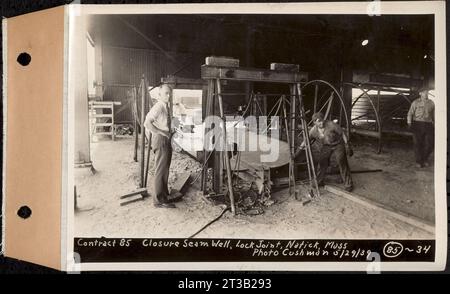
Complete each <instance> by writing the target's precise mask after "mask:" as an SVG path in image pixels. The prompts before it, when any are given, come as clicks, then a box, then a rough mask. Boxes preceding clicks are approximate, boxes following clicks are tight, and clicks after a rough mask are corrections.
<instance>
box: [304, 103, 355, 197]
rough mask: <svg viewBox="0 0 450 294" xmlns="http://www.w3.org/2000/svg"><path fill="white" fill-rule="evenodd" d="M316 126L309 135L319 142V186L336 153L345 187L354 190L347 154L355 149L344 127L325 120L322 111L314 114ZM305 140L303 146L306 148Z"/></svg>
mask: <svg viewBox="0 0 450 294" xmlns="http://www.w3.org/2000/svg"><path fill="white" fill-rule="evenodd" d="M312 121H313V122H314V126H313V127H312V128H311V130H310V131H309V137H310V138H313V139H315V140H317V141H318V142H319V148H320V155H319V165H318V170H317V183H318V185H319V186H323V185H324V178H325V174H326V172H327V169H328V166H329V165H330V159H331V156H332V155H334V157H335V159H336V161H337V163H338V165H339V171H340V174H341V178H342V181H343V183H344V188H345V190H346V191H349V192H351V191H352V190H353V180H352V175H351V172H350V167H349V166H348V161H347V154H348V155H349V156H352V155H353V150H352V149H351V147H350V145H349V144H348V139H347V136H346V135H345V133H344V132H343V131H342V128H341V127H340V126H339V125H338V124H336V123H335V122H332V121H329V120H324V116H323V114H322V113H320V112H317V113H314V114H313V116H312ZM304 144H305V143H304V142H303V143H302V144H301V146H300V147H301V148H304Z"/></svg>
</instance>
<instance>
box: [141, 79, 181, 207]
mask: <svg viewBox="0 0 450 294" xmlns="http://www.w3.org/2000/svg"><path fill="white" fill-rule="evenodd" d="M171 95H172V88H171V87H170V86H169V85H165V84H164V85H162V86H160V88H159V100H158V102H157V103H156V104H155V105H153V107H152V108H151V109H150V111H149V112H148V114H147V116H146V118H145V122H144V127H145V128H146V129H148V130H150V131H151V132H152V149H153V152H154V153H155V177H154V183H155V184H154V198H153V199H154V205H155V207H163V208H175V205H174V204H173V203H169V202H168V196H169V188H168V179H169V168H170V162H171V160H172V144H171V137H172V132H171V117H170V111H169V101H170V97H171Z"/></svg>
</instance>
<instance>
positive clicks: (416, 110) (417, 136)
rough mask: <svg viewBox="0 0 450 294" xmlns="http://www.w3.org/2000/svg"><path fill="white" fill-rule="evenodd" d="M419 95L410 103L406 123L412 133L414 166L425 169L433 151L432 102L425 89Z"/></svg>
mask: <svg viewBox="0 0 450 294" xmlns="http://www.w3.org/2000/svg"><path fill="white" fill-rule="evenodd" d="M419 95H420V97H419V98H418V99H416V100H414V101H413V102H412V103H411V107H410V108H409V111H408V117H407V122H408V126H409V127H410V129H411V131H412V133H413V138H414V153H415V157H416V165H417V167H424V166H425V167H426V166H428V157H429V156H430V154H431V153H432V152H433V151H434V102H433V101H431V100H430V99H428V90H427V89H421V90H420V92H419Z"/></svg>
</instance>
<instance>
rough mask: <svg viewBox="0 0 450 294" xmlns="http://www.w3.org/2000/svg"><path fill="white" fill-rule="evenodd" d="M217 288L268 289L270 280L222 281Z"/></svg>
mask: <svg viewBox="0 0 450 294" xmlns="http://www.w3.org/2000/svg"><path fill="white" fill-rule="evenodd" d="M219 286H220V287H221V288H222V289H269V288H271V287H272V280H271V279H231V278H230V279H225V278H224V279H222V281H221V284H219Z"/></svg>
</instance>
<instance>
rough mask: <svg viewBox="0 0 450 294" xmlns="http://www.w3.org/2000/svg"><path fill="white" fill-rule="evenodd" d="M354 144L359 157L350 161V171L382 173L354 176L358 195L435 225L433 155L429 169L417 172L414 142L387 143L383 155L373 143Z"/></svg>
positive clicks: (356, 156) (357, 141) (363, 141)
mask: <svg viewBox="0 0 450 294" xmlns="http://www.w3.org/2000/svg"><path fill="white" fill-rule="evenodd" d="M355 139H356V138H355ZM353 141H354V145H355V148H354V149H355V154H354V156H353V157H351V158H350V162H349V164H350V168H351V169H352V170H366V169H381V170H382V172H377V173H364V174H354V175H353V180H354V183H355V190H354V192H355V193H356V194H358V195H362V196H364V197H367V198H369V199H371V200H374V201H376V202H379V203H382V204H385V205H387V206H389V207H392V208H394V209H396V210H399V211H401V212H405V213H408V214H411V215H414V216H416V217H418V218H420V219H423V220H425V221H426V222H428V223H430V224H434V223H435V213H434V203H435V199H434V164H433V154H432V155H431V157H430V159H429V163H430V166H429V167H426V168H417V167H416V166H415V160H414V151H413V149H412V139H411V140H407V139H406V140H405V139H404V138H403V141H399V140H396V141H389V142H386V144H385V145H384V146H383V150H382V152H381V154H377V153H376V152H375V151H376V150H375V147H374V145H373V142H370V141H367V140H363V138H359V140H358V139H356V140H353ZM371 144H372V145H371ZM436 196H437V197H447V195H436Z"/></svg>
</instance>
